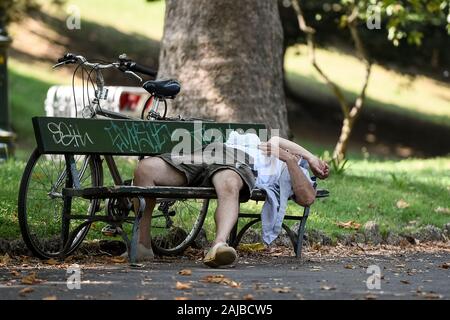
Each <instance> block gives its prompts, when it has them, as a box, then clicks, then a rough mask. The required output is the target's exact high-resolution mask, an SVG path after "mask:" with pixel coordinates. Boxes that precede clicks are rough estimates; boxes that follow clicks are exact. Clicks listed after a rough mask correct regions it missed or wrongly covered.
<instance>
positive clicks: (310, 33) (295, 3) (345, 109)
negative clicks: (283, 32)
mask: <svg viewBox="0 0 450 320" xmlns="http://www.w3.org/2000/svg"><path fill="white" fill-rule="evenodd" d="M292 7H293V8H294V10H295V12H296V14H297V20H298V24H299V26H300V30H301V31H303V32H304V33H305V34H306V41H307V44H308V49H309V55H310V60H311V64H312V65H313V67H314V68H315V69H316V71H317V72H318V73H319V74H320V76H321V77H322V78H323V79H324V80H325V82H326V83H327V84H328V85H329V86H330V87H331V90H333V93H334V94H335V96H336V98H337V99H338V101H339V105H340V106H341V110H342V113H343V114H344V117H348V116H349V114H350V108H349V106H348V104H347V101H346V99H345V96H344V94H343V93H342V90H341V89H340V88H339V86H338V85H337V84H336V83H334V82H333V81H332V80H331V79H330V78H329V77H328V76H327V75H326V73H325V72H324V71H323V70H322V68H321V67H320V66H319V64H318V63H317V59H316V45H315V41H314V34H315V32H316V30H314V28H311V27H310V26H308V25H307V23H306V20H305V16H304V14H303V10H302V8H301V6H300V2H299V0H292Z"/></svg>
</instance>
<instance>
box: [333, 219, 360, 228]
mask: <svg viewBox="0 0 450 320" xmlns="http://www.w3.org/2000/svg"><path fill="white" fill-rule="evenodd" d="M336 225H337V226H338V227H339V228H343V229H353V230H358V229H359V228H361V224H360V223H357V222H355V221H353V220H350V221H347V222H341V221H339V222H337V223H336Z"/></svg>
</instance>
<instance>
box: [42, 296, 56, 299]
mask: <svg viewBox="0 0 450 320" xmlns="http://www.w3.org/2000/svg"><path fill="white" fill-rule="evenodd" d="M42 300H58V298H57V297H56V296H47V297H44V298H42Z"/></svg>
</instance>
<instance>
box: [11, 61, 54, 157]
mask: <svg viewBox="0 0 450 320" xmlns="http://www.w3.org/2000/svg"><path fill="white" fill-rule="evenodd" d="M8 71H9V79H10V90H11V92H12V93H13V94H12V95H11V112H12V127H13V130H14V131H15V132H16V133H17V134H18V135H19V137H18V138H19V142H20V144H19V147H20V148H24V149H26V150H29V149H30V148H32V146H34V145H35V139H34V132H33V127H32V124H31V118H32V117H34V116H40V115H44V114H45V111H44V101H45V97H46V95H47V91H48V88H49V87H50V86H52V85H54V84H56V83H58V79H57V77H55V76H54V75H52V74H50V72H45V70H40V71H39V70H35V69H32V68H29V67H28V66H27V65H25V64H23V63H20V62H18V61H15V60H14V59H11V61H10V64H9V68H8ZM19 153H20V151H19ZM19 156H20V158H22V156H25V155H23V153H20V154H19Z"/></svg>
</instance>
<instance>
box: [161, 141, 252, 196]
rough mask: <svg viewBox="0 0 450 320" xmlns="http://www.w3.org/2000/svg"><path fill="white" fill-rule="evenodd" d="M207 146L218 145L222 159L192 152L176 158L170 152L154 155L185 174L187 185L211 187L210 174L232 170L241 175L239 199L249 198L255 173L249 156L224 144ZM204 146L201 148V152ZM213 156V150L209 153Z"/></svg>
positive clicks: (214, 144)
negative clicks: (241, 185) (241, 184)
mask: <svg viewBox="0 0 450 320" xmlns="http://www.w3.org/2000/svg"><path fill="white" fill-rule="evenodd" d="M209 147H210V148H211V147H212V149H214V147H218V149H217V150H220V151H219V152H223V157H221V159H224V161H217V159H212V158H211V157H210V155H208V156H205V155H203V156H202V154H201V153H193V154H191V155H189V156H183V157H179V156H177V157H176V158H174V157H172V154H171V153H164V154H161V155H157V156H156V157H158V158H161V159H162V160H164V161H165V162H166V163H168V164H170V165H171V166H172V167H174V168H175V169H177V170H179V171H180V172H182V173H183V174H184V175H185V176H186V180H187V185H188V186H192V187H213V184H212V181H211V178H212V176H213V175H214V174H215V173H217V172H218V171H220V170H226V169H229V170H233V171H234V172H236V173H237V174H239V176H240V177H241V179H242V181H243V182H244V186H243V188H242V189H241V192H240V199H241V200H242V201H246V200H248V199H249V198H250V194H251V190H252V189H253V188H254V187H255V180H256V178H255V173H254V172H253V170H252V167H251V165H250V163H251V158H250V156H249V155H248V154H246V153H245V152H243V151H241V150H238V149H234V148H230V147H227V146H225V145H224V144H219V143H213V144H210V145H209ZM204 150H205V148H203V149H202V152H203V151H204ZM222 150H223V151H222ZM211 155H212V156H215V153H214V152H213V153H212V154H211ZM200 156H202V158H197V159H201V160H198V161H195V162H194V161H193V159H194V158H195V157H200Z"/></svg>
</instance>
